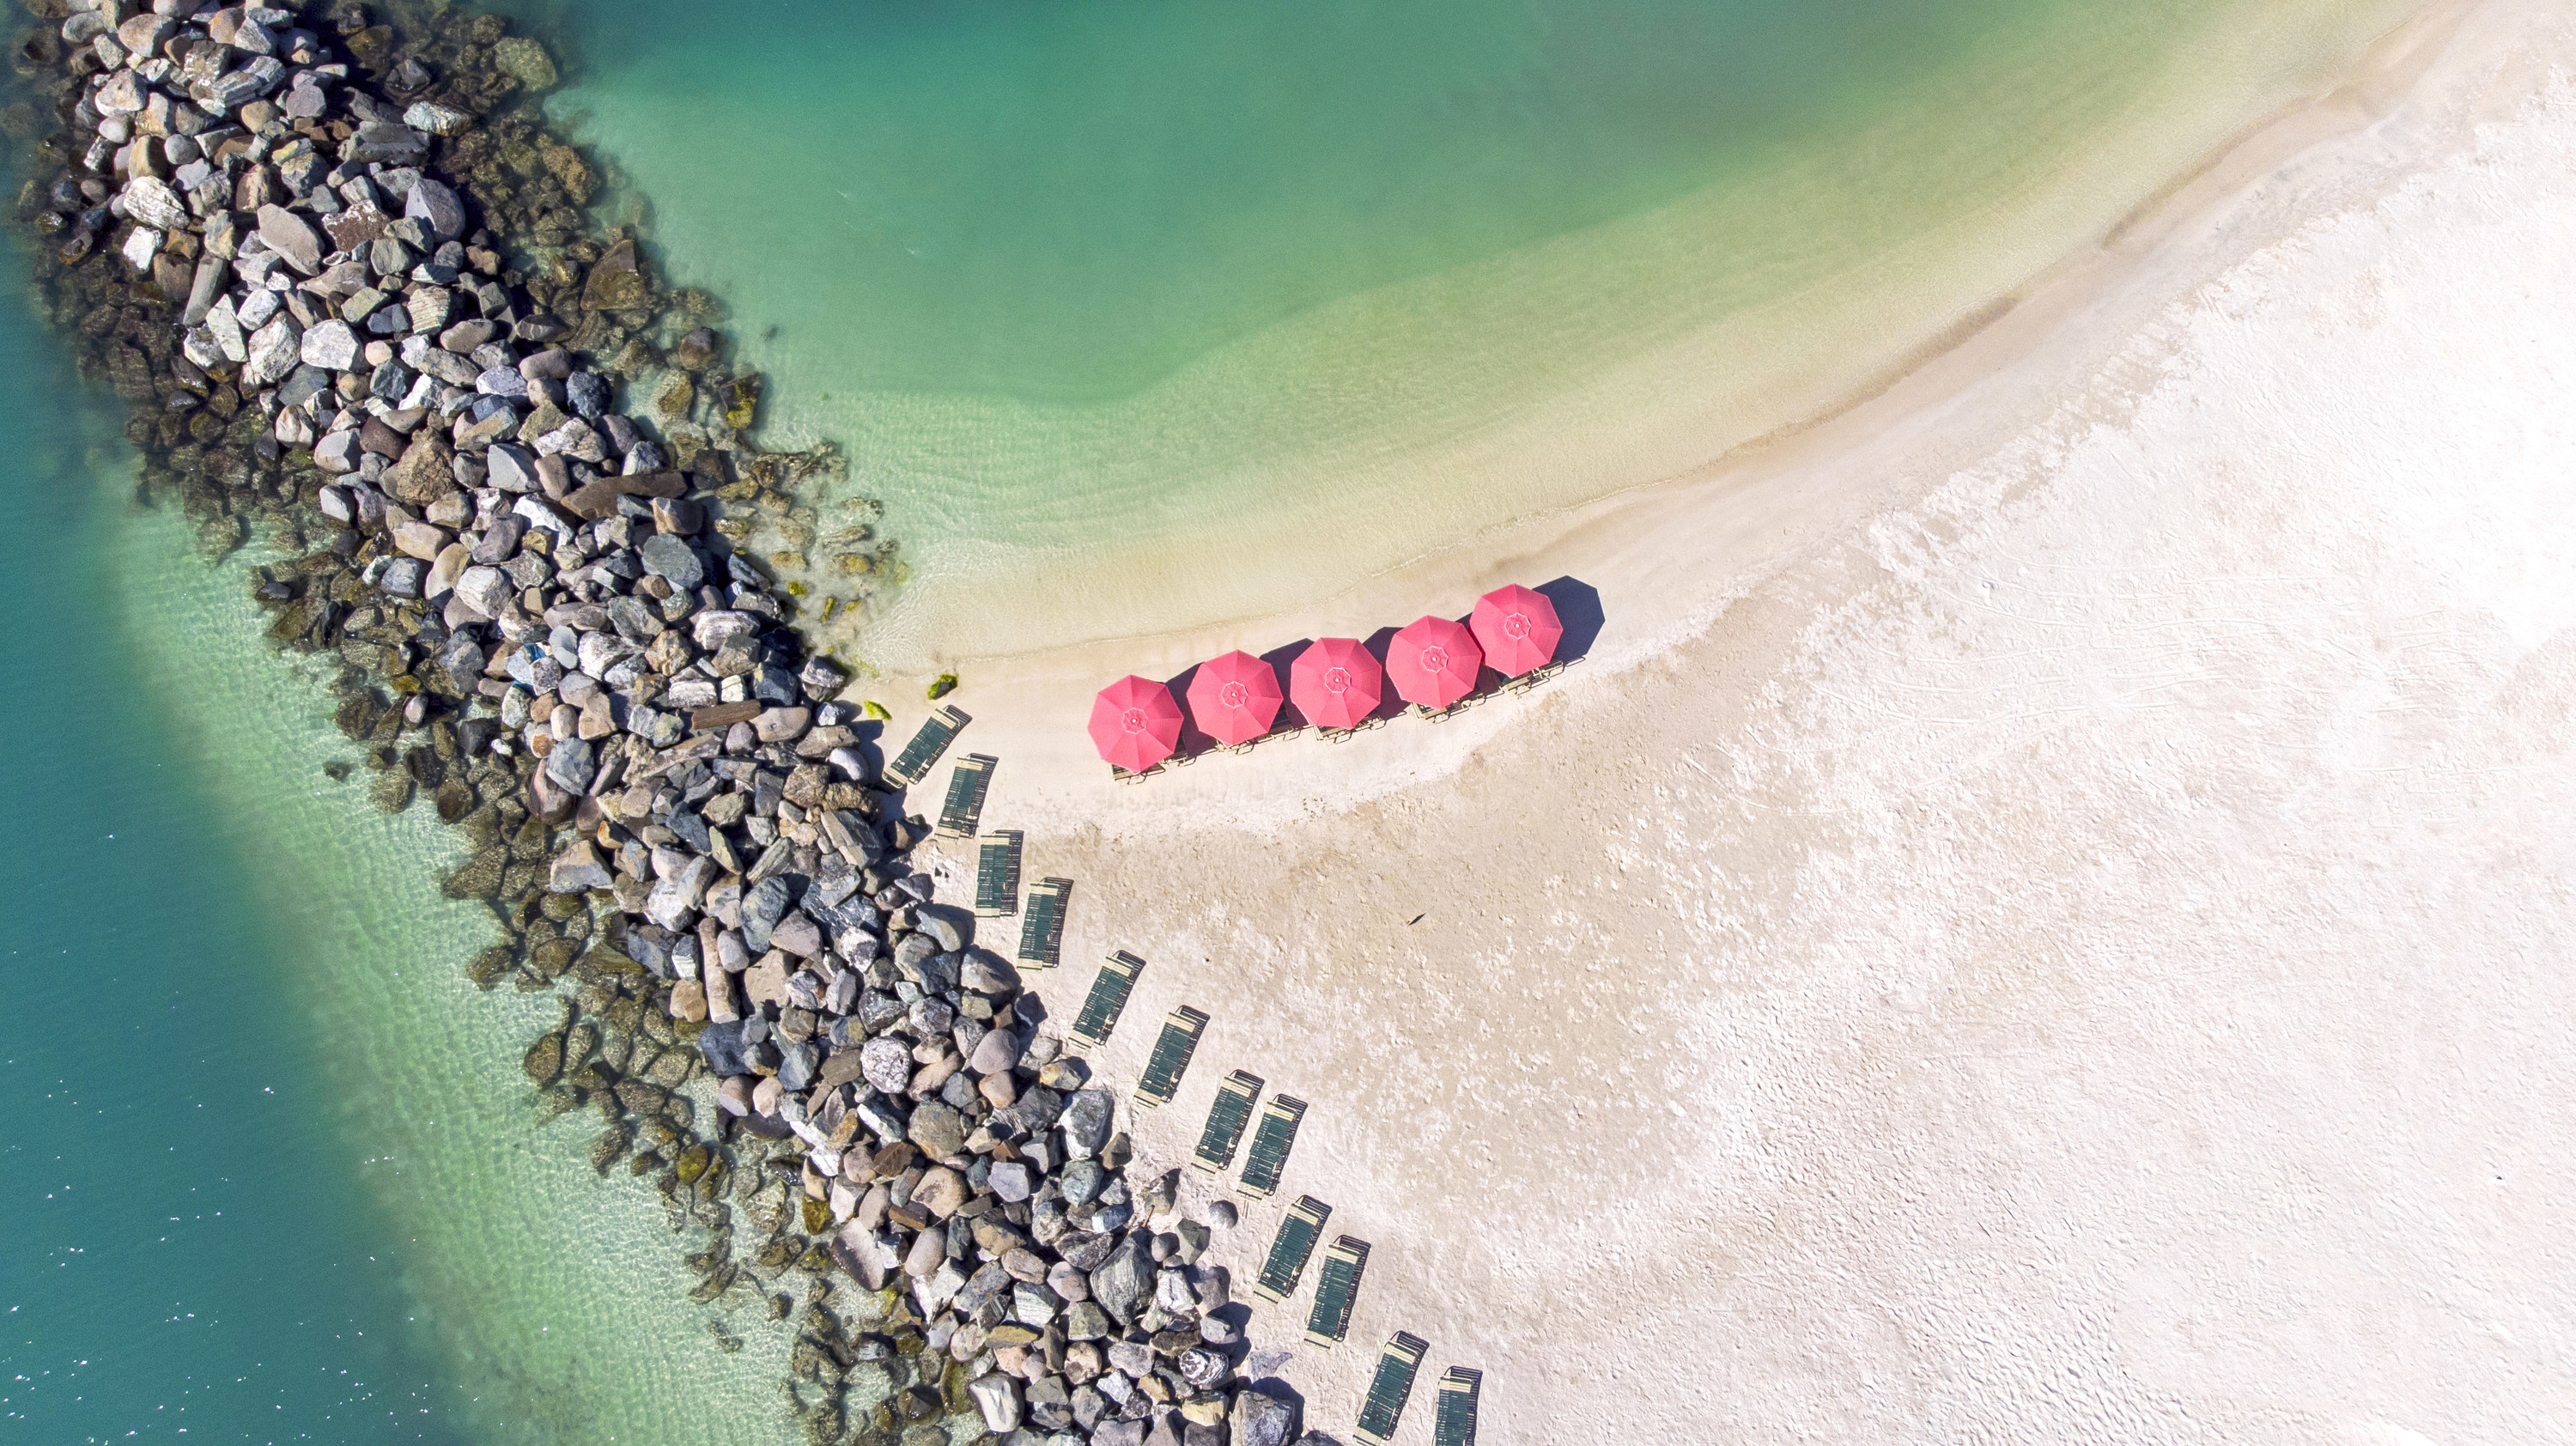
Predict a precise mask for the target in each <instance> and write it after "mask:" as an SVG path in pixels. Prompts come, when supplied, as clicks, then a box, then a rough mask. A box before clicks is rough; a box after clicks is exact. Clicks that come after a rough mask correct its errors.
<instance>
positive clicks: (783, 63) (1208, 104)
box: [521, 0, 2410, 668]
mask: <svg viewBox="0 0 2576 1446" xmlns="http://www.w3.org/2000/svg"><path fill="white" fill-rule="evenodd" d="M2408 8H2410V7H2408V6H2406V5H2404V4H2402V3H2385V0H2364V3H2349V0H2285V3H2261V4H2255V3H2246V0H2147V3H2137V4H2126V5H2118V6H2105V5H2096V4H2076V3H2069V0H1946V3H1926V0H1818V3H1808V4H1802V5H1794V6H1793V5H1779V4H1772V3H1751V0H1714V3H1712V0H1520V3H1513V4H1495V3H1491V0H1398V3H1383V0H1379V3H1361V0H1320V3H1319V0H1296V3H1289V0H1245V3H1234V4H1224V5H1205V4H1188V3H1178V0H1165V3H1139V4H1116V5H1110V4H1093V3H1076V4H1065V3H1061V0H978V3H974V4H955V3H920V0H905V3H883V0H868V3H847V0H754V3H746V4H740V5H736V6H732V7H729V8H727V9H726V11H725V12H724V14H723V17H722V20H721V22H716V21H713V20H711V18H710V15H709V13H708V12H707V10H706V9H705V7H703V6H700V5H693V4H684V3H679V0H624V3H620V4H618V5H616V6H615V7H613V8H612V7H607V6H601V5H593V4H587V3H555V4H551V5H549V4H545V3H544V0H523V3H522V5H521V9H522V12H523V13H524V14H527V15H529V16H530V17H531V18H533V19H535V20H537V21H539V22H541V23H553V24H557V25H559V26H560V27H561V28H562V30H563V33H564V34H565V35H566V47H567V49H568V51H569V52H570V53H569V57H568V58H569V59H570V60H571V61H572V63H573V67H574V70H573V73H574V75H575V77H576V79H575V82H574V83H573V84H571V85H569V86H568V87H567V88H566V89H564V90H563V91H561V92H560V93H558V94H557V95H556V96H555V97H554V98H553V100H552V102H551V108H552V109H553V111H554V112H555V113H556V114H557V115H559V116H561V117H563V118H565V119H566V121H567V122H569V123H570V124H571V125H573V126H574V127H575V129H576V130H577V131H579V132H580V133H583V134H585V135H587V136H588V137H590V138H591V139H592V140H594V141H595V142H596V143H597V145H598V146H599V147H600V149H601V150H602V152H603V153H604V154H605V155H607V156H608V157H609V158H610V159H611V160H613V161H614V162H615V163H616V164H617V165H618V166H619V167H620V168H621V169H622V172H623V174H624V177H625V178H626V179H627V180H628V181H629V182H631V183H632V188H633V191H634V193H635V196H636V197H638V198H649V207H648V208H642V209H641V210H640V212H639V214H642V215H643V216H645V217H647V218H648V219H649V223H650V225H649V230H650V234H651V235H652V236H653V237H654V238H655V239H656V241H657V242H658V243H659V245H660V246H661V248H662V253H663V256H664V258H665V260H666V261H667V263H668V267H669V269H670V270H671V271H672V272H673V273H674V274H675V276H676V277H677V279H679V280H681V281H683V282H686V283H692V284H699V285H703V286H705V287H707V288H709V289H711V290H713V291H715V292H716V293H718V294H719V295H722V296H723V297H725V298H726V299H728V300H729V301H730V302H731V303H732V304H733V306H734V308H735V312H734V322H735V326H736V328H737V330H738V331H739V332H740V334H741V335H742V337H743V338H744V341H745V347H746V351H747V353H748V354H749V356H750V358H751V359H752V360H753V361H754V362H755V363H757V364H759V365H761V366H763V367H764V368H766V369H768V370H770V371H772V372H773V373H774V374H775V375H776V376H777V377H779V378H780V379H781V380H782V382H783V385H780V386H777V387H774V388H773V390H772V396H773V398H774V399H775V400H774V402H773V404H772V405H771V407H770V410H769V414H768V416H769V424H770V428H771V432H772V434H773V436H775V437H776V438H778V439H780V440H784V441H789V442H801V441H805V440H810V439H813V438H817V437H829V438H833V439H836V440H839V441H841V442H843V443H844V444H846V445H847V446H848V447H850V449H851V450H852V453H853V456H854V458H855V461H856V470H857V480H856V483H855V486H856V487H857V488H858V489H859V490H863V491H866V492H869V493H872V494H874V495H877V496H880V497H882V498H884V499H885V500H886V501H887V502H888V503H889V505H890V521H889V527H890V530H891V531H892V532H893V533H894V534H895V535H897V536H898V537H900V538H901V539H902V540H903V542H904V545H905V546H906V548H907V549H909V556H910V559H911V565H912V569H913V574H914V580H915V585H914V587H913V588H912V590H911V592H910V593H909V594H908V595H907V596H906V597H904V598H903V599H902V600H901V602H900V603H898V604H897V605H896V606H895V607H894V608H893V609H891V611H890V612H889V613H888V614H887V615H885V616H882V617H880V618H879V619H877V622H876V626H875V628H874V632H873V635H872V636H871V637H870V638H868V639H867V640H866V644H865V648H864V649H863V651H865V652H866V653H868V654H869V655H871V656H873V657H875V658H877V659H878V660H879V661H881V662H886V663H889V664H893V665H897V666H901V667H906V668H917V667H923V666H927V665H928V664H929V663H931V662H933V661H938V660H945V659H954V658H959V657H970V656H975V655H980V654H989V653H995V652H1008V651H1015V650H1019V649H1024V648H1029V647H1038V646H1045V645H1048V644H1051V643H1060V642H1063V641H1066V640H1067V638H1068V636H1069V635H1073V636H1084V637H1098V636H1119V635H1124V634H1130V633H1136V632H1143V631H1153V630H1158V629H1163V628H1169V627H1177V626H1183V625H1188V624H1193V623H1203V622H1207V621H1211V620H1215V619H1221V618H1229V617H1237V616H1244V615H1251V614H1257V613H1260V612H1265V611H1271V610H1275V609H1277V608H1280V607H1282V606H1286V605H1289V604H1291V603H1294V602H1297V601H1300V600H1302V599H1305V598H1308V597H1311V596H1314V595H1316V594H1318V593H1327V594H1328V593H1330V592H1331V591H1333V590H1335V589H1337V588H1339V587H1341V586H1343V585H1346V584H1347V583H1349V582H1350V581H1352V580H1353V579H1355V578H1357V577H1359V576H1362V575H1365V574H1367V573H1369V572H1373V571H1376V570H1378V569H1381V568H1384V567H1386V566H1389V565H1391V564H1394V563H1397V562H1400V561H1403V560H1405V559H1406V558H1409V557H1412V556H1415V555H1418V554H1420V553H1422V552H1424V551H1427V550H1430V549H1433V548H1436V547H1440V546H1444V545H1448V544H1450V543H1454V542H1455V541H1457V540H1458V539H1460V538H1462V537H1465V536H1467V535H1470V534H1472V533H1474V532H1476V531H1478V530H1480V529H1484V528H1489V527H1491V526H1494V525H1495V524H1497V523H1500V522H1505V521H1509V520H1512V519H1514V518H1516V517H1518V516H1521V515H1524V514H1527V513H1530V512H1534V511H1539V510H1543V509H1546V508H1550V507H1557V506H1563V505H1566V504H1567V503H1570V502H1574V501H1579V500H1583V499H1586V498H1589V497H1592V496H1597V495H1600V494H1602V493H1605V492H1608V491H1613V490H1616V489H1618V488H1621V487H1625V486H1629V485H1633V484H1636V483H1639V482H1643V481H1647V480H1652V479H1654V478H1658V477H1662V476H1666V475H1670V474H1671V473H1673V472H1675V471H1678V470H1681V469H1683V468H1686V467H1689V466H1692V465H1695V464H1696V463H1699V462H1702V461H1705V460H1707V459H1708V458H1710V457H1712V456H1714V455H1716V454H1717V453H1719V452H1721V451H1723V450H1725V448H1726V447H1728V446H1730V445H1732V444H1733V443H1735V442H1738V441H1742V440H1745V439H1747V438H1750V437H1752V436H1756V435H1759V434H1761V433H1763V432H1765V431H1769V430H1771V429H1772V428H1774V427H1777V426H1779V425H1782V424H1784V423H1787V422H1790V421H1794V420H1796V419H1797V418H1798V417H1799V416H1802V415H1805V414H1806V413H1807V411H1808V410H1810V409H1812V408H1813V407H1814V406H1816V405H1817V404H1818V402H1819V400H1820V399H1821V398H1824V397H1828V396H1831V395H1834V394H1836V393H1838V392H1839V391H1842V390H1845V389H1848V388H1849V387H1851V386H1853V385H1856V384H1858V383H1860V382H1862V381H1863V380H1865V379H1867V378H1869V377H1871V376H1873V375H1875V374H1877V372H1878V371H1879V370H1880V369H1881V368H1883V367H1885V366H1886V365H1888V364H1890V363H1891V362H1893V361H1894V360H1895V359H1896V358H1898V357H1900V356H1902V355H1904V354H1905V353H1906V352H1908V351H1909V350H1911V349H1912V348H1914V347H1915V346H1917V345H1918V344H1920V343H1921V342H1923V341H1924V340H1926V339H1928V338H1930V337H1932V336H1934V335H1936V334H1937V333H1939V332H1940V331H1941V330H1942V329H1943V328H1944V327H1946V326H1947V325H1949V324H1950V323H1951V322H1953V321H1955V320H1957V319H1958V318H1959V317H1961V316H1964V315H1966V314H1968V313H1970V312H1972V311H1974V310H1976V309H1977V308H1978V307H1979V306H1981V305H1982V304H1983V303H1985V302H1986V301H1987V300H1989V299H1990V298H1992V297H1993V296H1995V295H1997V294H2000V293H2002V292H2004V291H2008V290H2009V289H2010V288H2012V287H2013V286H2015V285H2018V284H2019V283H2020V282H2021V281H2023V280H2024V279H2026V278H2027V277H2028V276H2030V275H2031V274H2033V273H2035V272H2036V271H2038V270H2039V269H2041V268H2043V267H2044V266H2046V265H2047V264H2048V263H2049V262H2051V261H2053V260H2055V259H2057V258H2058V257H2060V256H2062V255H2064V254H2066V252H2067V251H2068V250H2070V249H2071V248H2072V247H2074V246H2076V245H2079V244H2081V243H2082V242H2084V241H2086V240H2089V239H2091V238H2093V237H2096V236H2098V235H2099V234H2101V232H2102V231H2103V230H2104V229H2105V228H2107V227H2108V226H2109V225H2110V224H2111V223H2112V222H2113V221H2115V220H2116V219H2117V218H2118V217H2119V216H2120V215H2121V214H2122V213H2123V212H2124V211H2126V210H2127V209H2128V208H2129V207H2131V206H2132V205H2134V204H2135V203H2136V202H2137V201H2138V200H2139V199H2140V198H2142V197H2143V196H2145V195H2147V194H2149V193H2150V192H2151V191H2152V190H2153V189H2154V188H2155V186H2156V185H2157V184H2159V183H2160V182H2161V181H2162V180H2163V179H2165V178H2166V177H2167V176H2168V175H2170V174H2171V173H2172V171H2173V170H2174V169H2175V168H2177V167H2179V166H2181V165H2184V164H2187V163H2188V162H2190V161H2191V160H2192V159H2193V158H2194V157H2196V156H2197V155H2199V154H2200V153H2202V152H2203V151H2205V150H2206V149H2207V148H2209V147H2210V146H2212V145H2213V144H2215V143H2217V142H2219V141H2220V140H2222V139H2223V138H2225V137H2226V136H2228V135H2230V134H2232V133H2234V132H2235V131H2237V130H2239V129H2240V128H2242V127H2243V126H2244V125H2245V124H2246V123H2247V122H2249V121H2250V120H2252V119H2254V118H2256V117H2258V116H2260V115H2262V114H2263V113H2265V112H2267V111H2269V110H2271V109H2273V108H2275V107H2277V106H2278V105H2279V104H2281V103H2282V102H2283V101H2284V100H2286V99H2289V98H2291V97H2293V96H2295V95H2296V94H2298V93H2300V92H2302V91H2303V90H2305V89H2307V88H2308V87H2311V86H2314V85H2316V84H2317V83H2318V82H2319V79H2320V77H2322V76H2324V75H2326V74H2327V73H2328V71H2329V70H2330V68H2331V66H2332V65H2333V64H2334V63H2336V62H2338V61H2341V60H2343V59H2345V58H2347V57H2348V56H2349V55H2351V54H2352V53H2353V52H2354V51H2355V50H2356V49H2358V48H2359V46H2360V45H2362V44H2363V43H2365V42H2366V40H2367V39H2368V38H2369V37H2370V36H2371V35H2373V34H2375V33H2377V32H2378V31H2379V30H2380V29H2382V28H2384V27H2385V26H2386V25H2387V24H2388V23H2389V22H2390V20H2391V19H2392V17H2393V16H2394V15H2396V14H2398V13H2400V12H2402V11H2404V10H2405V9H2408ZM628 204H629V205H630V206H636V205H638V202H636V201H632V200H630V202H629V203H628Z"/></svg>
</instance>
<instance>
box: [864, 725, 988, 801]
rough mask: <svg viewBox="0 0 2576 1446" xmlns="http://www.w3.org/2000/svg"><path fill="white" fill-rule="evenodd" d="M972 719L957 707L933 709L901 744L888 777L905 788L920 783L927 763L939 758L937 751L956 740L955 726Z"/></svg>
mask: <svg viewBox="0 0 2576 1446" xmlns="http://www.w3.org/2000/svg"><path fill="white" fill-rule="evenodd" d="M973 721H974V720H973V719H971V718H969V717H967V716H966V713H965V710H963V709H960V708H940V709H937V710H935V711H933V712H932V713H931V715H930V717H929V718H927V719H926V720H924V721H923V723H922V725H921V731H920V732H918V733H915V734H914V735H912V741H911V742H910V743H907V744H905V745H903V752H901V753H899V754H896V755H895V760H894V762H893V763H892V764H890V765H888V766H887V768H886V771H885V776H886V778H887V780H888V781H890V782H893V783H897V784H900V785H902V786H903V787H905V788H910V787H911V786H912V785H914V784H916V783H919V782H920V781H921V779H922V776H923V775H925V774H927V773H929V772H930V765H932V764H934V763H937V762H938V761H939V755H940V754H942V753H945V752H947V751H948V745H949V744H951V743H954V742H956V741H957V733H958V730H959V729H961V728H964V727H965V726H966V725H967V724H968V723H971V722H973Z"/></svg>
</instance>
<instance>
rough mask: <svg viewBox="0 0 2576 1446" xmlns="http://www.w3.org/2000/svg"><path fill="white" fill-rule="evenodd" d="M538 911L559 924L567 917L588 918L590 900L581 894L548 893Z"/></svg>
mask: <svg viewBox="0 0 2576 1446" xmlns="http://www.w3.org/2000/svg"><path fill="white" fill-rule="evenodd" d="M537 912H539V913H541V914H543V915H545V916H546V917H547V918H549V919H552V920H554V921H555V922H556V923H559V924H560V923H562V922H564V921H565V920H567V919H582V920H588V919H589V917H590V901H589V900H588V899H586V898H584V897H583V896H581V895H580V894H548V895H546V897H545V902H543V903H541V904H539V905H537Z"/></svg>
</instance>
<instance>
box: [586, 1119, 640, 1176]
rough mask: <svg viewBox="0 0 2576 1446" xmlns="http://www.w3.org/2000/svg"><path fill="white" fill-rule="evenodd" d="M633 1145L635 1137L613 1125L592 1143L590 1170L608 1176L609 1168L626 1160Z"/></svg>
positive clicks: (601, 1132)
mask: <svg viewBox="0 0 2576 1446" xmlns="http://www.w3.org/2000/svg"><path fill="white" fill-rule="evenodd" d="M633 1144H634V1136H633V1135H632V1134H631V1133H629V1132H628V1131H627V1130H625V1129H624V1128H622V1127H620V1126H616V1125H611V1126H609V1127H608V1128H607V1129H604V1130H602V1131H600V1132H599V1138H598V1139H596V1140H594V1141H592V1142H591V1146H590V1168H591V1169H592V1170H593V1171H595V1172H596V1173H598V1174H602V1175H605V1174H607V1173H608V1167H609V1166H611V1165H614V1164H616V1163H617V1162H618V1161H620V1160H622V1159H625V1158H626V1152H627V1150H628V1149H629V1148H631V1147H632V1146H633Z"/></svg>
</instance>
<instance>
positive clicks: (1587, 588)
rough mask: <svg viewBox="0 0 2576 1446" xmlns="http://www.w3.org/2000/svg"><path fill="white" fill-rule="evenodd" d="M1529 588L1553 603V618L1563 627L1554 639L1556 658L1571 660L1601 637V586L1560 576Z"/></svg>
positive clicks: (1588, 649) (1587, 650)
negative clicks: (1563, 632) (1562, 630)
mask: <svg viewBox="0 0 2576 1446" xmlns="http://www.w3.org/2000/svg"><path fill="white" fill-rule="evenodd" d="M1530 591H1532V592H1535V593H1537V594H1539V595H1540V596H1542V597H1544V598H1546V599H1547V600H1548V601H1549V602H1551V603H1554V604H1555V605H1556V620H1557V622H1558V623H1559V624H1560V625H1562V626H1563V627H1564V629H1565V636H1563V637H1561V638H1559V639H1557V640H1556V656H1557V659H1558V661H1560V662H1567V663H1570V662H1573V661H1574V660H1575V659H1577V658H1579V657H1582V656H1583V655H1584V654H1586V653H1588V652H1591V651H1592V644H1593V641H1594V640H1595V639H1597V638H1599V637H1600V636H1601V623H1602V616H1601V592H1600V589H1598V588H1595V587H1594V586H1593V585H1592V584H1590V583H1588V582H1585V581H1583V580H1582V579H1581V578H1576V577H1560V578H1558V579H1557V580H1556V581H1554V582H1543V583H1540V584H1539V585H1538V586H1537V587H1534V588H1532V589H1530Z"/></svg>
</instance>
